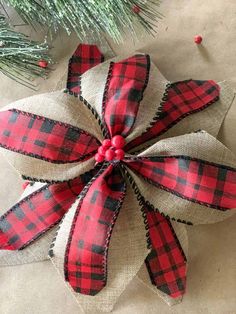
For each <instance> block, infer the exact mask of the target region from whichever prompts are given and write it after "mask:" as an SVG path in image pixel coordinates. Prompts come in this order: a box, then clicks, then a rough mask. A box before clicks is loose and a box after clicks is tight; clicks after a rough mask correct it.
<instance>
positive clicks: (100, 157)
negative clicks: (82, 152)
mask: <svg viewBox="0 0 236 314" xmlns="http://www.w3.org/2000/svg"><path fill="white" fill-rule="evenodd" d="M94 158H95V161H96V162H103V160H104V156H102V155H100V154H99V153H97V154H96V155H95V157H94Z"/></svg>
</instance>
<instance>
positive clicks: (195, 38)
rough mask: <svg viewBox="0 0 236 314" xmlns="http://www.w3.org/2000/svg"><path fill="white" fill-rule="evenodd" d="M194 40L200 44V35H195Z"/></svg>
mask: <svg viewBox="0 0 236 314" xmlns="http://www.w3.org/2000/svg"><path fill="white" fill-rule="evenodd" d="M194 42H195V43H196V44H198V45H200V44H201V43H202V36H200V35H196V36H195V37H194Z"/></svg>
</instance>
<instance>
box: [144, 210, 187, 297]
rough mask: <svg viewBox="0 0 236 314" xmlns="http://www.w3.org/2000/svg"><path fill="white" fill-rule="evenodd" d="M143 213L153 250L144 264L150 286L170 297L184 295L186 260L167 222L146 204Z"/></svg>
mask: <svg viewBox="0 0 236 314" xmlns="http://www.w3.org/2000/svg"><path fill="white" fill-rule="evenodd" d="M143 210H144V211H145V213H146V217H147V224H148V228H149V236H150V241H151V247H152V250H151V252H150V253H149V255H148V256H147V258H146V260H145V263H146V266H147V270H148V272H149V275H150V278H151V281H152V284H153V285H155V286H156V287H157V288H158V289H159V290H161V291H162V292H164V293H165V294H168V295H169V296H171V297H172V298H177V297H179V296H182V295H183V294H184V293H185V288H186V273H187V266H186V262H187V261H186V257H185V254H184V252H183V250H182V248H181V245H180V243H179V241H178V239H177V236H176V234H175V231H174V229H173V228H172V226H171V223H170V222H169V220H167V219H166V218H165V217H163V216H162V215H161V214H160V213H158V212H154V211H153V210H152V208H151V207H149V206H148V205H147V204H145V205H144V208H143Z"/></svg>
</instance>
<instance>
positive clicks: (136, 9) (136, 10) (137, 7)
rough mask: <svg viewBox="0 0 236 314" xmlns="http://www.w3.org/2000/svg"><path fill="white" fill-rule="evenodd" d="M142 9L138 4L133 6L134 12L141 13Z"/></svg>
mask: <svg viewBox="0 0 236 314" xmlns="http://www.w3.org/2000/svg"><path fill="white" fill-rule="evenodd" d="M140 11H141V9H140V7H139V6H138V5H134V6H133V12H134V13H136V14H139V13H140Z"/></svg>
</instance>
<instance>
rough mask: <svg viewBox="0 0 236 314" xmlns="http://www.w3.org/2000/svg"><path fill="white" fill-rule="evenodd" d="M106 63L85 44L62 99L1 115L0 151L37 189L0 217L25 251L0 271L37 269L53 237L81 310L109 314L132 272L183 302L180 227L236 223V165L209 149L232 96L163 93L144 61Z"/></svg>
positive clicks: (43, 98)
mask: <svg viewBox="0 0 236 314" xmlns="http://www.w3.org/2000/svg"><path fill="white" fill-rule="evenodd" d="M102 62H103V56H102V54H101V53H100V51H99V50H98V48H97V47H96V46H89V45H80V46H79V47H78V49H77V50H76V52H75V54H74V55H73V57H72V59H71V60H70V64H69V75H68V81H67V91H66V92H61V91H60V92H53V93H49V94H44V95H39V96H34V97H30V98H28V99H24V100H20V101H17V102H15V103H13V104H11V105H9V106H7V107H5V108H3V109H2V110H1V111H0V146H1V149H0V150H1V152H2V153H3V155H4V156H5V157H6V158H7V160H8V161H9V162H10V163H11V164H12V165H13V166H14V167H15V168H16V170H17V171H18V172H19V173H20V174H21V175H22V176H23V178H25V179H27V180H30V181H32V182H38V183H36V184H33V186H32V187H29V188H28V189H27V191H26V192H25V193H26V194H25V195H24V197H23V198H22V199H21V200H20V201H19V202H18V203H17V204H16V205H14V206H13V207H12V208H11V209H9V210H8V211H6V213H4V214H3V216H2V217H1V218H0V247H1V249H2V250H13V251H14V250H20V251H19V252H17V253H13V254H11V253H7V252H6V251H4V252H3V253H2V255H1V263H2V264H4V262H5V263H6V264H7V263H10V264H17V263H19V262H20V261H19V257H17V254H22V253H23V252H24V251H25V252H26V253H25V255H24V253H23V254H22V255H21V262H27V261H33V260H37V259H43V258H44V257H45V254H44V252H45V250H46V247H47V245H49V242H50V241H51V240H52V237H53V236H54V233H55V234H56V236H55V238H54V239H53V241H52V242H53V243H52V244H51V246H50V250H49V256H50V258H51V260H52V262H53V264H54V266H55V267H56V268H57V269H58V271H59V273H61V274H62V276H63V277H64V279H65V281H67V282H68V284H69V286H70V287H71V288H72V290H73V292H74V293H75V295H76V298H77V300H78V301H79V303H80V304H81V305H82V306H83V308H84V309H85V310H91V309H92V308H95V307H97V308H99V309H101V310H110V309H111V308H112V306H113V304H114V303H115V301H116V300H117V298H118V296H119V295H120V294H121V292H122V291H123V290H124V289H125V288H126V286H127V285H128V283H129V282H130V281H131V280H132V278H133V277H134V276H136V275H137V273H138V276H139V277H140V278H141V280H142V281H144V282H145V283H146V285H150V287H151V286H152V287H155V289H156V291H157V292H158V293H159V294H160V295H161V296H162V297H163V296H166V297H169V298H171V299H179V298H181V296H182V295H183V294H184V292H185V288H186V270H187V259H186V256H187V247H186V240H187V238H186V232H185V226H184V225H185V224H190V225H193V224H205V223H214V222H218V221H221V220H223V219H226V218H227V217H230V216H231V215H233V214H234V213H235V208H236V159H235V157H234V155H233V154H232V153H231V152H230V151H229V150H228V149H227V148H226V147H225V146H224V145H223V144H221V143H220V142H219V141H218V140H217V139H216V138H215V136H217V133H218V131H219V128H220V125H221V123H222V121H223V119H224V116H225V114H226V112H227V110H228V108H229V106H230V104H231V103H232V101H233V98H234V94H233V92H232V91H231V89H230V88H229V87H228V86H227V84H226V83H224V82H223V83H219V84H217V83H215V82H214V81H209V80H208V81H199V80H186V81H180V82H175V83H169V82H167V81H166V80H165V78H164V77H163V76H162V74H161V73H160V72H159V71H158V69H157V68H156V67H155V66H154V65H153V64H152V63H151V62H150V58H149V56H148V55H145V54H136V55H134V56H132V57H127V58H121V59H119V58H116V59H115V60H113V62H110V61H109V62H104V63H102ZM199 129H200V131H199ZM207 132H208V133H207ZM59 222H61V223H60V226H59V228H58V227H56V229H57V232H55V228H53V227H54V226H56V225H57V224H58V223H59ZM50 229H51V231H49V230H50ZM30 252H31V253H32V252H33V253H32V254H33V255H34V256H36V257H35V259H34V258H32V255H31V254H30ZM18 256H19V255H18ZM37 256H38V257H37ZM27 258H28V259H27ZM3 261H4V262H3ZM143 262H145V268H144V267H141V266H142V264H143ZM140 269H141V270H140ZM147 274H148V275H149V277H150V278H149V281H147V276H146V275H147Z"/></svg>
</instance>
